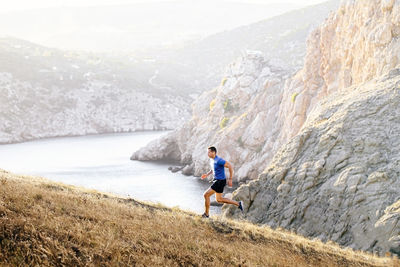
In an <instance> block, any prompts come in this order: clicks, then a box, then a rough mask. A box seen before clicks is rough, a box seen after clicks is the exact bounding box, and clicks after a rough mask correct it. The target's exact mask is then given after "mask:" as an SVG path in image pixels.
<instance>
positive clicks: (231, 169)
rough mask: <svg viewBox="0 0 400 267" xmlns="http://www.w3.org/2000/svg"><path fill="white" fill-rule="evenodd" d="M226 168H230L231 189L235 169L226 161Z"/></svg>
mask: <svg viewBox="0 0 400 267" xmlns="http://www.w3.org/2000/svg"><path fill="white" fill-rule="evenodd" d="M224 167H225V168H228V170H229V179H228V186H229V187H232V177H233V167H232V164H230V163H229V162H227V161H226V162H225V165H224Z"/></svg>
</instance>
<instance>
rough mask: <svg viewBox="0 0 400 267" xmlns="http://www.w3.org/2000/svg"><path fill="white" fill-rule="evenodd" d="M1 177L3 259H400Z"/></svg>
mask: <svg viewBox="0 0 400 267" xmlns="http://www.w3.org/2000/svg"><path fill="white" fill-rule="evenodd" d="M0 179H1V180H3V179H6V181H7V182H6V183H4V184H3V185H2V186H0V195H1V198H0V225H1V227H0V243H1V246H0V265H1V266H399V261H398V259H397V258H389V257H386V258H379V257H377V256H373V255H371V254H367V253H362V252H354V251H353V250H350V249H346V250H343V249H341V248H340V247H339V246H337V245H335V244H324V243H322V242H320V241H311V240H308V239H305V238H303V237H300V236H297V235H295V234H293V233H290V232H287V231H283V230H277V231H274V230H271V229H270V228H269V227H258V226H255V225H253V224H250V223H245V222H238V221H232V220H227V219H222V218H220V217H214V216H212V217H211V218H210V219H201V218H200V216H199V215H196V214H194V213H190V212H185V211H181V210H179V209H176V208H175V209H170V208H166V207H164V206H162V205H153V204H149V203H143V202H138V201H136V200H133V199H126V198H119V197H116V196H112V195H109V194H103V193H100V192H97V191H94V190H85V189H81V188H77V187H72V186H66V185H62V184H58V183H53V182H49V181H46V180H42V179H37V178H31V177H21V176H15V175H12V174H10V173H7V172H4V171H1V170H0ZM36 196H41V197H36ZM238 249H240V253H238Z"/></svg>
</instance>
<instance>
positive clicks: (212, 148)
mask: <svg viewBox="0 0 400 267" xmlns="http://www.w3.org/2000/svg"><path fill="white" fill-rule="evenodd" d="M208 149H210V150H211V152H215V154H217V149H216V148H215V146H210V147H209V148H208Z"/></svg>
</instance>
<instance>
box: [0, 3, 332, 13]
mask: <svg viewBox="0 0 400 267" xmlns="http://www.w3.org/2000/svg"><path fill="white" fill-rule="evenodd" d="M168 1H171V0H34V1H33V0H7V1H2V4H1V8H0V12H8V11H12V10H21V9H32V8H45V7H60V6H91V5H111V4H113V5H115V4H128V3H149V2H168ZM187 1H188V2H190V1H192V2H205V1H204V0H187ZM325 1H326V0H283V1H279V0H233V1H232V0H231V1H229V0H213V1H212V2H241V3H257V4H271V3H284V2H285V3H293V4H296V5H304V6H306V5H313V4H318V3H322V2H325Z"/></svg>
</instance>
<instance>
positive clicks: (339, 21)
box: [133, 1, 400, 181]
mask: <svg viewBox="0 0 400 267" xmlns="http://www.w3.org/2000/svg"><path fill="white" fill-rule="evenodd" d="M399 6H400V5H399V4H398V3H395V2H394V1H368V2H367V3H366V2H362V1H342V4H341V6H340V8H339V9H338V11H337V12H336V13H334V14H332V15H331V16H330V17H329V18H328V19H327V20H326V21H325V22H324V24H323V25H322V26H320V27H319V28H317V29H316V30H315V31H313V32H312V33H311V34H310V36H309V38H308V40H307V53H306V58H305V63H304V67H303V69H301V70H300V71H298V72H297V73H296V75H294V76H292V77H291V78H288V77H287V76H288V75H289V74H290V73H292V70H282V69H281V70H280V71H276V70H274V67H273V62H270V61H268V63H262V64H261V65H260V64H258V63H256V62H257V60H254V58H252V57H254V56H253V55H244V56H243V57H242V58H240V59H239V60H237V61H236V62H235V63H233V64H232V65H231V66H230V67H229V69H228V71H227V72H226V75H225V78H224V79H223V81H222V84H221V86H219V87H218V88H216V89H214V90H213V91H210V92H207V93H205V94H203V95H202V96H201V97H200V98H199V99H198V101H196V102H195V103H194V105H193V117H192V119H191V121H190V122H189V123H187V124H186V125H185V126H184V127H182V128H181V130H180V131H177V132H176V133H175V139H176V140H177V144H178V147H179V150H180V153H181V159H183V158H185V159H187V158H191V159H192V161H191V162H190V164H191V165H192V167H193V170H194V171H193V173H194V174H195V175H200V173H201V171H200V169H204V168H207V163H206V161H207V158H206V157H205V156H204V154H205V152H204V149H205V147H206V146H208V145H210V144H212V145H216V146H217V147H219V148H220V151H221V153H222V156H224V157H225V158H227V159H228V160H230V161H231V162H232V163H233V164H234V166H235V171H236V175H235V177H234V179H236V180H237V181H241V180H247V179H255V178H257V176H258V174H259V173H260V172H262V170H264V169H265V167H266V166H268V164H269V162H270V160H271V158H272V156H273V155H274V154H275V152H276V151H277V150H278V149H279V148H280V147H281V146H282V145H284V144H286V143H287V142H288V141H289V140H290V139H291V138H293V137H294V136H295V135H296V134H297V133H298V132H299V130H300V129H301V127H302V126H303V124H304V122H305V121H306V119H307V117H308V115H309V114H310V113H311V112H312V110H313V109H314V108H315V107H316V106H317V104H318V103H319V102H320V101H321V100H322V99H324V98H326V97H328V96H329V95H331V94H333V93H334V92H336V91H337V90H339V89H343V88H348V87H350V86H351V85H356V84H359V83H363V82H365V81H368V80H370V79H371V78H372V77H376V76H380V75H382V74H384V73H386V72H387V71H388V70H390V69H391V68H393V67H394V66H396V65H397V64H398V59H397V55H398V54H399V42H398V41H397V37H396V36H397V35H396V34H397V33H396V32H397V30H396V29H397V27H400V26H398V25H400V22H398V21H397V17H398V14H399V13H400V9H399V8H400V7H399ZM355 18H356V19H355ZM348 28H350V31H349V30H347V29H348ZM384 32H386V34H385V33H384ZM388 32H390V35H391V39H390V41H385V42H384V43H382V42H383V41H382V39H384V38H383V36H386V37H387V36H388V35H389V34H388ZM374 40H375V41H374ZM376 40H380V41H376ZM259 56H260V55H259ZM260 58H261V56H260ZM261 61H262V60H261ZM265 62H267V61H265ZM275 68H276V67H275ZM282 73H284V74H282ZM253 81H257V82H255V83H254V82H253ZM243 88H245V89H243ZM246 88H249V89H246ZM246 91H247V92H248V95H246V94H245V93H243V92H246ZM230 100H231V102H229V101H230ZM227 101H228V102H227ZM226 103H233V105H234V107H237V110H235V111H234V112H232V111H231V109H229V110H227V109H226V107H227V105H226ZM235 105H236V106H235ZM210 106H213V107H214V109H213V110H211V109H210ZM223 107H225V108H223ZM218 124H221V126H224V127H218V126H217V125H218ZM188 133H189V134H188ZM141 153H143V151H139V152H137V153H135V154H134V156H133V158H137V156H138V155H139V154H141ZM148 158H151V157H148Z"/></svg>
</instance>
